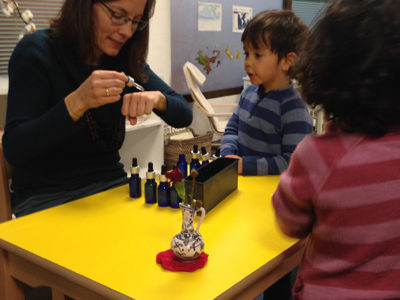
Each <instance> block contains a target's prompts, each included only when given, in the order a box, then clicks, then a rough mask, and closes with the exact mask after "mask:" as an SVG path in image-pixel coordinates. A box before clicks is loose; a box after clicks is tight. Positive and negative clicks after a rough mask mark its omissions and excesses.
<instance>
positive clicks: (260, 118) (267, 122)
mask: <svg viewBox="0 0 400 300" xmlns="http://www.w3.org/2000/svg"><path fill="white" fill-rule="evenodd" d="M311 132H312V119H311V116H310V114H309V112H308V110H307V107H306V105H305V104H304V102H303V101H302V100H301V98H300V95H299V94H298V93H297V91H296V90H295V89H294V88H293V86H291V85H290V86H289V87H287V88H284V89H280V90H273V91H269V92H268V93H265V92H264V88H263V86H262V85H260V86H255V85H250V86H249V87H248V88H247V89H246V90H245V91H243V92H242V95H241V97H240V100H239V104H238V106H237V107H236V109H235V111H234V113H233V115H232V117H231V118H230V119H229V122H228V124H227V126H226V128H225V133H224V136H223V137H222V145H221V155H222V156H225V155H229V154H234V155H238V156H241V157H242V160H243V174H244V175H266V174H274V175H276V174H280V173H282V172H283V171H284V170H286V168H287V167H288V164H289V160H290V156H291V155H292V153H293V151H294V149H295V148H296V146H297V144H298V143H299V142H300V141H301V140H302V139H303V138H304V137H305V136H306V135H307V134H310V133H311Z"/></svg>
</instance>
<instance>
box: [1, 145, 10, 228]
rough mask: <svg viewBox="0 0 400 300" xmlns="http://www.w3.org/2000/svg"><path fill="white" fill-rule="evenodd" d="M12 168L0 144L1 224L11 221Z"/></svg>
mask: <svg viewBox="0 0 400 300" xmlns="http://www.w3.org/2000/svg"><path fill="white" fill-rule="evenodd" d="M11 172H12V170H11V166H10V165H9V164H7V162H6V160H5V158H4V154H3V147H2V145H1V143H0V223H1V222H5V221H8V220H11V218H12V211H11V196H10V188H9V178H10V177H11Z"/></svg>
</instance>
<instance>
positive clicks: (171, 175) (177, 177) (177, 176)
mask: <svg viewBox="0 0 400 300" xmlns="http://www.w3.org/2000/svg"><path fill="white" fill-rule="evenodd" d="M165 177H167V178H168V179H170V180H171V181H172V182H173V183H177V182H181V181H182V178H183V175H182V172H181V170H179V168H175V169H173V170H172V171H168V172H166V173H165Z"/></svg>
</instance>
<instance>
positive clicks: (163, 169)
mask: <svg viewBox="0 0 400 300" xmlns="http://www.w3.org/2000/svg"><path fill="white" fill-rule="evenodd" d="M165 172H167V167H166V165H162V166H161V175H160V182H167V181H168V179H167V177H166V176H165Z"/></svg>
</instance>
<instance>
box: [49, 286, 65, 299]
mask: <svg viewBox="0 0 400 300" xmlns="http://www.w3.org/2000/svg"><path fill="white" fill-rule="evenodd" d="M51 296H52V300H65V297H64V293H62V292H60V291H59V290H57V289H55V288H52V289H51Z"/></svg>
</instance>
